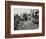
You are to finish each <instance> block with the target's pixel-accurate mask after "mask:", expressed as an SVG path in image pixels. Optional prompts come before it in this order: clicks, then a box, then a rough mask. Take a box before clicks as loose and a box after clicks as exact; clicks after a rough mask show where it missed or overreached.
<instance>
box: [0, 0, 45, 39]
mask: <svg viewBox="0 0 46 39" xmlns="http://www.w3.org/2000/svg"><path fill="white" fill-rule="evenodd" d="M10 1H11V0H10ZM12 1H13V0H12ZM14 1H15V0H14ZM16 1H28V2H44V3H46V0H16ZM45 6H46V4H45ZM45 16H46V11H45ZM45 20H46V17H45ZM45 22H46V21H45ZM45 29H46V23H45ZM0 39H5V0H0ZM12 39H15V38H12ZM16 39H46V30H45V36H40V37H24V38H16Z"/></svg>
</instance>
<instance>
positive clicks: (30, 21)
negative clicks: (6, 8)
mask: <svg viewBox="0 0 46 39" xmlns="http://www.w3.org/2000/svg"><path fill="white" fill-rule="evenodd" d="M13 11H14V30H34V29H38V28H39V9H29V8H14V9H13Z"/></svg>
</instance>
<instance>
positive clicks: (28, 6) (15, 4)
mask: <svg viewBox="0 0 46 39" xmlns="http://www.w3.org/2000/svg"><path fill="white" fill-rule="evenodd" d="M30 10H31V11H32V12H30ZM23 12H25V13H26V14H27V19H28V18H29V15H30V13H38V14H34V18H36V17H37V15H38V17H37V19H38V20H37V21H38V22H36V21H35V22H34V21H33V25H32V21H31V20H33V19H34V18H33V17H32V14H31V15H30V16H31V17H32V18H33V19H32V18H31V17H30V18H31V19H29V20H30V21H29V20H27V19H23V18H24V17H25V16H24V17H23V18H22V19H21V15H20V14H22V13H23ZM27 12H28V13H27ZM16 13H17V14H18V15H19V17H20V20H19V22H20V23H19V26H21V23H22V28H20V27H19V28H18V27H17V28H16V26H18V24H17V25H16V23H17V22H16V21H17V20H16V19H18V18H15V16H16ZM25 13H24V14H25ZM22 20H23V21H22ZM35 20H36V19H35ZM23 23H24V25H23ZM25 23H27V24H25ZM30 23H31V24H30ZM28 24H29V25H28ZM15 25H16V26H15ZM27 25H28V26H27ZM36 25H37V27H36ZM31 26H33V27H31ZM34 26H35V27H34ZM34 28H35V29H34ZM44 35H45V4H44V3H35V2H19V1H5V38H16V37H17V38H18V37H34V36H44Z"/></svg>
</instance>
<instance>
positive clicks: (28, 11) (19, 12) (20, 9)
mask: <svg viewBox="0 0 46 39" xmlns="http://www.w3.org/2000/svg"><path fill="white" fill-rule="evenodd" d="M13 10H14V15H16V14H18V15H20V14H23V13H25V11H26V13H28V14H29V13H32V10H33V9H28V8H27V9H26V8H14V9H13ZM36 11H39V9H34V12H36Z"/></svg>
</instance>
